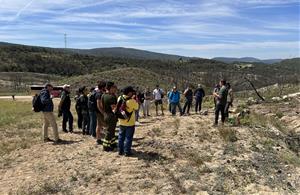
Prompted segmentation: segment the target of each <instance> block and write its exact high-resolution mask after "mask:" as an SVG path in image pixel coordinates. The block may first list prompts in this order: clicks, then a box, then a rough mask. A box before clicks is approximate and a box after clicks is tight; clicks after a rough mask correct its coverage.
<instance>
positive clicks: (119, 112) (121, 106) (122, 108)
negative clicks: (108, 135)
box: [115, 96, 133, 121]
mask: <svg viewBox="0 0 300 195" xmlns="http://www.w3.org/2000/svg"><path fill="white" fill-rule="evenodd" d="M127 100H129V99H124V97H123V96H121V98H120V100H119V101H118V103H117V109H116V112H115V115H116V116H117V118H119V119H128V121H129V120H130V118H131V115H132V113H133V112H128V111H127V110H126V101H127Z"/></svg>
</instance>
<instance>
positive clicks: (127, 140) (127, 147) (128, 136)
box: [125, 126, 135, 155]
mask: <svg viewBox="0 0 300 195" xmlns="http://www.w3.org/2000/svg"><path fill="white" fill-rule="evenodd" d="M134 131H135V127H134V126H131V127H126V138H125V154H127V155H130V154H131V146H132V140H133V135H134Z"/></svg>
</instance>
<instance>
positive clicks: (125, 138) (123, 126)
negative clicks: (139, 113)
mask: <svg viewBox="0 0 300 195" xmlns="http://www.w3.org/2000/svg"><path fill="white" fill-rule="evenodd" d="M134 92H135V91H134V89H133V87H131V86H129V87H126V88H124V89H123V95H122V96H120V97H119V99H118V102H119V101H120V100H121V99H123V100H124V101H125V105H126V111H127V113H130V114H129V116H128V118H127V119H121V118H119V123H120V130H119V140H118V144H119V155H125V156H131V155H132V153H131V145H132V140H133V135H134V131H135V111H136V110H138V109H139V105H138V103H137V101H136V100H135V97H134V95H133V94H134Z"/></svg>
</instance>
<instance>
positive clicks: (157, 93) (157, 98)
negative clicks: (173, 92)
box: [153, 85, 164, 116]
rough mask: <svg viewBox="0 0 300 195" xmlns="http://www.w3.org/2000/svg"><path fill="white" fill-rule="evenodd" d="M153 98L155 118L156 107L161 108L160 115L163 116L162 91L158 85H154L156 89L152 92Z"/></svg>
mask: <svg viewBox="0 0 300 195" xmlns="http://www.w3.org/2000/svg"><path fill="white" fill-rule="evenodd" d="M153 98H154V103H155V110H156V116H158V105H160V106H161V114H162V115H164V106H163V98H164V91H163V90H162V89H160V88H159V85H156V88H155V89H154V90H153Z"/></svg>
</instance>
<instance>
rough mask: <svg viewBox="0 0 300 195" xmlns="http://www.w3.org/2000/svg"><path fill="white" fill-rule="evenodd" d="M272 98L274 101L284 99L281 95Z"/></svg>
mask: <svg viewBox="0 0 300 195" xmlns="http://www.w3.org/2000/svg"><path fill="white" fill-rule="evenodd" d="M272 100H273V101H280V100H282V99H281V97H272Z"/></svg>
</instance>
